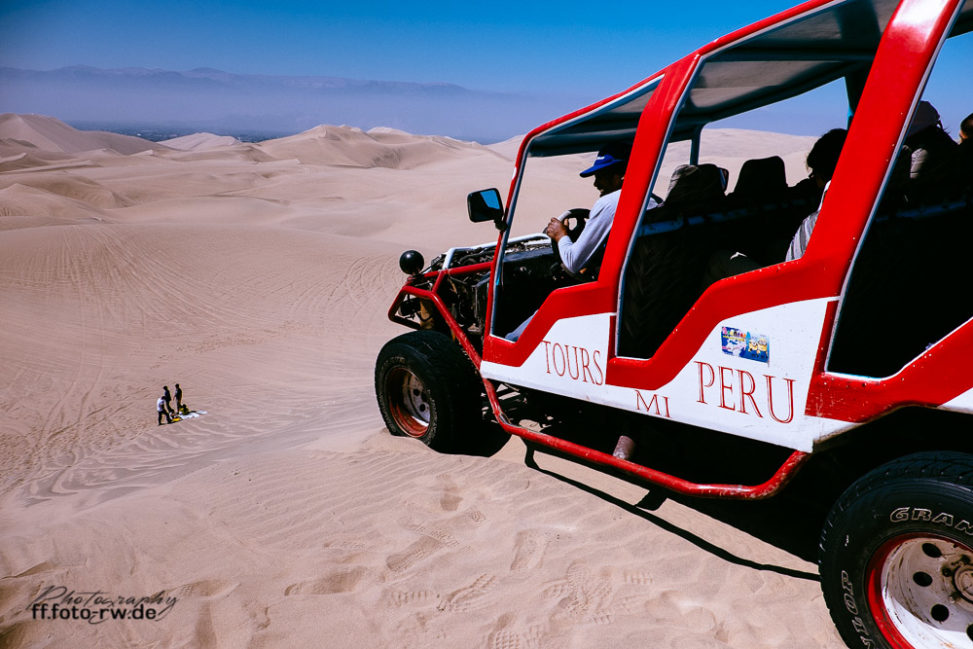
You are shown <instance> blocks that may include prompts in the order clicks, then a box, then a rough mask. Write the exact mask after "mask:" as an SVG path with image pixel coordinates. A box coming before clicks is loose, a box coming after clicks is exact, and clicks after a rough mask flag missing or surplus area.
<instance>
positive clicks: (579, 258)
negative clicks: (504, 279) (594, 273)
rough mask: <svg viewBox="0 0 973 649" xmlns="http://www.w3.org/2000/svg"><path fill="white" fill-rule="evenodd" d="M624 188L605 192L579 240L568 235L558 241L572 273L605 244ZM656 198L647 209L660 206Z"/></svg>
mask: <svg viewBox="0 0 973 649" xmlns="http://www.w3.org/2000/svg"><path fill="white" fill-rule="evenodd" d="M621 194H622V190H620V189H619V190H616V191H613V192H612V193H610V194H605V195H604V196H602V197H601V198H599V199H598V200H597V201H595V204H594V205H593V206H592V207H591V212H590V214H589V216H588V222H587V224H586V225H585V226H584V231H583V232H582V233H581V235H580V236H579V237H578V240H577V241H571V239H570V238H568V237H561V239H560V240H559V241H558V242H557V247H558V252H560V253H561V261H562V262H563V263H564V267H565V268H567V269H568V270H569V271H571V272H572V273H577V272H578V271H580V270H581V269H582V268H584V267H585V265H586V264H587V263H588V262H589V261H590V260H591V257H592V256H593V255H594V254H595V252H597V251H598V250H600V249H601V248H602V247H604V245H605V241H607V240H608V233H609V232H610V231H611V227H612V222H613V221H614V220H615V210H616V208H617V207H618V199H619V197H620V196H621ZM658 205H659V204H658V203H657V202H656V201H655V199H654V198H650V199H649V204H648V206H647V207H646V209H652V208H653V207H658Z"/></svg>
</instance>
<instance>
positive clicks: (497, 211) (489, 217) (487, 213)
mask: <svg viewBox="0 0 973 649" xmlns="http://www.w3.org/2000/svg"><path fill="white" fill-rule="evenodd" d="M466 207H467V208H468V209H469V212H470V221H472V222H473V223H483V222H484V221H493V222H494V223H496V224H497V227H501V224H502V223H503V201H502V200H501V199H500V192H499V191H497V190H496V189H484V190H481V191H478V192H473V193H472V194H470V195H469V196H467V197H466Z"/></svg>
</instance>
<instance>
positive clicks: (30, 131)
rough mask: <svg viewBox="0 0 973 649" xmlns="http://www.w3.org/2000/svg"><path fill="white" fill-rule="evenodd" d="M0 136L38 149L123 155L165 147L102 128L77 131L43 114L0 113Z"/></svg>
mask: <svg viewBox="0 0 973 649" xmlns="http://www.w3.org/2000/svg"><path fill="white" fill-rule="evenodd" d="M0 138H4V139H15V140H26V141H28V142H30V143H31V144H33V145H34V146H36V147H37V148H39V149H44V150H47V151H61V152H63V153H81V152H83V151H91V150H97V149H111V150H113V151H117V152H118V153H122V154H125V155H127V154H130V153H138V152H139V151H149V150H163V149H165V147H164V146H162V145H159V144H156V143H154V142H149V141H148V140H143V139H142V138H137V137H132V136H130V135H119V134H118V133H108V132H104V131H78V130H76V129H73V128H71V127H70V126H68V125H67V124H64V123H63V122H60V121H58V120H56V119H53V118H50V117H45V116H42V115H15V114H12V113H4V114H3V115H0Z"/></svg>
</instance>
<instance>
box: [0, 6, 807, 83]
mask: <svg viewBox="0 0 973 649" xmlns="http://www.w3.org/2000/svg"><path fill="white" fill-rule="evenodd" d="M792 4H793V3H792V2H791V1H790V0H776V1H768V0H762V1H756V2H753V1H751V2H725V1H723V2H715V1H714V0H702V1H700V2H694V3H692V4H691V5H690V4H688V3H678V2H677V3H673V2H626V1H617V2H614V3H611V5H607V4H602V3H598V2H590V1H589V2H577V1H574V0H569V1H567V2H558V3H531V2H523V1H520V2H511V1H509V0H499V1H498V2H492V3H470V2H444V1H441V0H431V1H429V0H426V1H422V2H415V1H401V2H377V1H374V0H352V1H349V2H340V3H337V2H301V1H294V0H288V1H283V2H246V1H237V2H213V1H212V0H203V1H198V0H196V1H191V2H190V1H183V0H178V1H176V2H157V3H156V2H141V1H138V0H134V1H130V2H122V1H118V0H102V1H99V0H29V1H23V0H4V2H3V3H2V5H0V65H6V66H12V67H20V68H30V69H40V70H48V69H53V68H58V67H63V66H67V65H76V64H85V65H92V66H96V67H103V68H114V67H126V66H132V67H148V68H162V69H169V70H188V69H191V68H195V67H213V68H218V69H221V70H226V71H229V72H236V73H266V74H284V75H303V74H308V75H328V76H342V77H351V78H365V79H380V80H392V81H421V82H438V81H444V82H451V83H456V84H459V85H462V86H466V87H470V88H475V89H488V90H500V91H506V90H511V91H525V90H533V89H536V88H538V87H539V86H540V87H542V88H552V89H557V88H561V87H564V86H567V85H573V86H575V87H577V88H579V89H580V90H582V91H583V92H584V93H585V94H587V93H588V92H594V93H595V94H597V95H598V96H601V95H607V94H611V93H612V92H615V91H617V90H620V89H623V88H625V87H627V86H628V85H631V84H632V83H634V82H637V81H639V80H640V79H642V78H644V77H646V76H648V75H650V74H651V73H653V72H655V71H656V70H658V69H659V68H661V67H663V66H664V65H666V64H668V63H669V62H670V61H672V60H673V59H675V58H678V57H679V56H681V55H683V54H686V53H687V52H689V51H691V50H693V49H695V48H696V47H698V46H700V45H702V44H704V43H705V42H707V41H709V40H712V39H713V38H716V37H718V36H720V35H722V34H724V33H726V32H728V31H730V30H731V29H734V28H737V27H741V26H744V25H746V24H748V23H750V22H753V21H754V20H757V19H760V18H763V17H764V16H767V15H769V14H771V13H776V12H777V11H780V10H783V9H786V8H788V7H789V6H791V5H792Z"/></svg>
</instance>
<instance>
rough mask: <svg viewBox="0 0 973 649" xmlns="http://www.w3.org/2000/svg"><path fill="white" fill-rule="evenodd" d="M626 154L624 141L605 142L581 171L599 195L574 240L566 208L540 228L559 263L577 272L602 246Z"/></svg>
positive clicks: (510, 337)
mask: <svg viewBox="0 0 973 649" xmlns="http://www.w3.org/2000/svg"><path fill="white" fill-rule="evenodd" d="M628 155H629V147H628V146H627V145H626V144H625V143H623V142H615V143H612V144H608V145H606V146H605V147H603V148H602V149H601V150H600V151H598V157H597V158H595V163H594V164H593V165H591V166H590V167H588V168H587V169H585V170H584V171H582V172H581V177H582V178H588V177H590V176H594V177H595V189H597V190H598V192H599V193H600V195H601V196H600V197H599V198H598V200H597V201H595V204H594V205H593V206H592V208H591V211H590V212H589V216H588V222H587V224H586V225H585V227H584V230H582V231H581V234H579V235H578V238H577V240H572V239H571V237H570V235H569V234H568V229H567V226H565V225H564V221H563V219H564V218H565V217H566V216H567V215H569V214H570V211H568V212H565V213H564V214H562V215H561V216H559V217H555V218H553V219H551V220H550V222H549V223H548V224H547V227H546V228H544V234H546V235H547V236H549V237H550V238H551V243H552V245H555V246H557V247H558V252H559V253H560V255H561V263H562V264H563V265H564V267H565V268H566V269H567V270H568V271H569V272H571V273H575V274H577V273H578V272H579V271H580V270H581V269H582V268H584V267H585V266H586V265H587V264H588V263H589V262H590V261H591V260H592V259H593V258H594V257H596V256H597V255H598V254H600V253H601V251H602V250H603V249H604V246H605V241H606V240H607V239H608V231H609V230H611V226H612V221H613V220H614V218H615V208H616V207H617V206H618V197H619V196H620V195H621V193H622V192H621V190H622V179H623V178H624V177H625V167H626V166H627V164H628ZM650 201H651V202H650V205H649V206H650V207H655V206H656V202H655V200H654V199H650ZM533 317H534V316H533V315H531V316H530V317H529V318H527V319H526V320H524V321H523V322H522V323H521V324H520V326H519V327H517V328H516V329H514V330H513V331H511V332H510V333H508V334H507V335H506V336H505V338H506V339H507V340H514V341H516V340H517V339H519V338H520V335H521V334H522V333H524V329H526V328H527V325H528V323H530V321H531V319H533Z"/></svg>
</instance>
